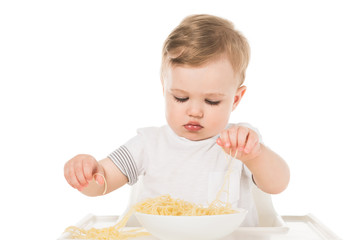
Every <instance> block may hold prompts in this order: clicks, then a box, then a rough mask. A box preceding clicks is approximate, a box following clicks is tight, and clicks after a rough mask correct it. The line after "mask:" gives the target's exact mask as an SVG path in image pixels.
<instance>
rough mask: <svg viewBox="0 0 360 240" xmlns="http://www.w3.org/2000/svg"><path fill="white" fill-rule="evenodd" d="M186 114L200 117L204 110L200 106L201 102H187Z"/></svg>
mask: <svg viewBox="0 0 360 240" xmlns="http://www.w3.org/2000/svg"><path fill="white" fill-rule="evenodd" d="M187 114H188V115H189V116H190V117H195V118H202V117H203V116H204V112H203V109H202V107H201V104H197V103H192V104H189V107H188V109H187Z"/></svg>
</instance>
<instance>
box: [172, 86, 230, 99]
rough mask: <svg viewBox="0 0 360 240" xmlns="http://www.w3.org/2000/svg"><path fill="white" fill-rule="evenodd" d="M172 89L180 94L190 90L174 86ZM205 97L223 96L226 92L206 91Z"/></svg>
mask: <svg viewBox="0 0 360 240" xmlns="http://www.w3.org/2000/svg"><path fill="white" fill-rule="evenodd" d="M170 91H171V92H172V93H179V94H188V92H186V91H184V90H182V89H177V88H172V89H170ZM203 95H204V96H205V97H223V96H225V94H223V93H218V92H215V93H204V94H203Z"/></svg>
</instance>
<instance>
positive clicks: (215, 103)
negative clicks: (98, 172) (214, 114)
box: [205, 99, 220, 105]
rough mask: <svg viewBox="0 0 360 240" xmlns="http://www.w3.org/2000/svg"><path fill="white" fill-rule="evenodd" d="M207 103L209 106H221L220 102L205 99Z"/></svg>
mask: <svg viewBox="0 0 360 240" xmlns="http://www.w3.org/2000/svg"><path fill="white" fill-rule="evenodd" d="M205 102H206V103H207V104H209V105H219V103H220V101H211V100H208V99H205Z"/></svg>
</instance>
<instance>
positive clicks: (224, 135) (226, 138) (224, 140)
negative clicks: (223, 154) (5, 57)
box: [220, 131, 231, 148]
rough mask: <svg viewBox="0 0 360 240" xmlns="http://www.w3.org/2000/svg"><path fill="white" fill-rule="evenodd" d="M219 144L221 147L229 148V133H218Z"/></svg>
mask: <svg viewBox="0 0 360 240" xmlns="http://www.w3.org/2000/svg"><path fill="white" fill-rule="evenodd" d="M220 138H221V142H222V143H223V147H225V148H230V146H231V144H230V140H229V133H228V131H222V132H221V133H220Z"/></svg>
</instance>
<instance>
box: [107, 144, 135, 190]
mask: <svg viewBox="0 0 360 240" xmlns="http://www.w3.org/2000/svg"><path fill="white" fill-rule="evenodd" d="M108 157H109V158H110V159H111V161H113V163H114V164H115V165H116V166H117V167H118V168H119V170H120V171H121V172H122V173H123V174H124V175H125V176H127V178H128V180H129V182H128V184H129V185H133V184H135V183H136V182H137V180H138V173H137V168H136V164H135V161H134V158H133V156H132V155H131V153H130V152H129V150H128V149H127V147H126V146H124V145H123V146H121V147H119V148H118V149H116V150H115V151H114V152H112V153H111V154H110V155H109V156H108Z"/></svg>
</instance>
